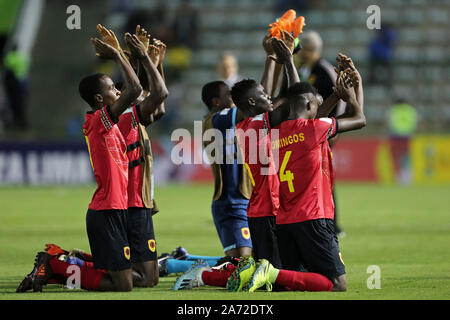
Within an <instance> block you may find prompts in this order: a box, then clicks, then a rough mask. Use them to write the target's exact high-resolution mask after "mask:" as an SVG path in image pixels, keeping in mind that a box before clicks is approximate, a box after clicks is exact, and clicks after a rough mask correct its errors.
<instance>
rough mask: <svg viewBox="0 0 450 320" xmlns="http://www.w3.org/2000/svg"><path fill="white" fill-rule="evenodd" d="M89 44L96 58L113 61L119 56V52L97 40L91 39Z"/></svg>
mask: <svg viewBox="0 0 450 320" xmlns="http://www.w3.org/2000/svg"><path fill="white" fill-rule="evenodd" d="M91 43H92V45H93V46H94V48H95V54H96V56H97V57H100V58H103V59H114V58H116V57H117V56H118V55H120V52H119V50H117V49H116V48H114V47H112V46H111V45H109V44H107V43H105V42H103V41H102V40H100V39H98V38H91Z"/></svg>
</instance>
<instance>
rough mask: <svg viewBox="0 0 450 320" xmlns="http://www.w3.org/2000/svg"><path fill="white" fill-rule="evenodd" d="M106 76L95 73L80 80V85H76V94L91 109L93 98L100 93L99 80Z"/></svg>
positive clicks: (93, 102)
mask: <svg viewBox="0 0 450 320" xmlns="http://www.w3.org/2000/svg"><path fill="white" fill-rule="evenodd" d="M105 76H106V75H104V74H102V73H96V74H93V75H90V76H87V77H84V78H83V79H81V81H80V84H79V85H78V92H79V93H80V96H81V98H83V100H84V101H86V102H87V103H88V104H89V105H90V106H91V107H94V106H95V99H94V96H95V95H96V94H99V93H101V85H100V83H101V82H100V80H101V78H103V77H105Z"/></svg>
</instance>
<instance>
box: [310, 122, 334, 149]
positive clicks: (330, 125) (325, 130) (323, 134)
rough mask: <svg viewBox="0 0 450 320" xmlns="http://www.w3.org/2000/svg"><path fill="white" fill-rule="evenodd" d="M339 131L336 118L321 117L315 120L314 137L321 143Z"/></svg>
mask: <svg viewBox="0 0 450 320" xmlns="http://www.w3.org/2000/svg"><path fill="white" fill-rule="evenodd" d="M336 133H337V122H336V119H335V118H320V119H315V120H314V138H315V142H316V143H321V142H323V141H325V140H327V139H330V138H333V137H334V136H335V135H336Z"/></svg>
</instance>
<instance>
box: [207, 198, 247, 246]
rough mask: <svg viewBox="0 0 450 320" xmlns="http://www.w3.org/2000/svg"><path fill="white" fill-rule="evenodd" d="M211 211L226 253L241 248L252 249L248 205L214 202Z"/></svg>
mask: <svg viewBox="0 0 450 320" xmlns="http://www.w3.org/2000/svg"><path fill="white" fill-rule="evenodd" d="M211 209H212V215H213V220H214V224H215V225H216V230H217V233H218V235H219V238H220V242H221V243H222V247H223V251H224V252H227V251H229V250H232V249H235V248H241V247H249V248H252V240H251V238H250V230H249V228H248V221H247V205H230V204H220V203H217V202H213V204H212V207H211Z"/></svg>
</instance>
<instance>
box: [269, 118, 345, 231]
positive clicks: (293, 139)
mask: <svg viewBox="0 0 450 320" xmlns="http://www.w3.org/2000/svg"><path fill="white" fill-rule="evenodd" d="M336 124H337V122H336V120H335V119H334V118H321V119H309V120H307V119H296V120H288V121H284V122H282V123H281V124H280V125H279V126H277V127H275V128H274V129H273V130H275V129H278V130H279V132H278V133H279V136H278V139H277V140H273V141H272V149H273V151H274V153H275V149H278V152H279V154H278V156H279V161H280V162H279V163H280V165H279V169H278V176H279V178H280V210H279V212H278V216H277V224H289V223H297V222H303V221H307V220H315V219H321V218H328V219H333V218H334V202H333V197H332V188H333V179H334V171H333V163H332V154H331V150H330V146H329V144H328V139H329V138H330V137H333V136H334V135H335V134H336V131H337V128H336Z"/></svg>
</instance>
